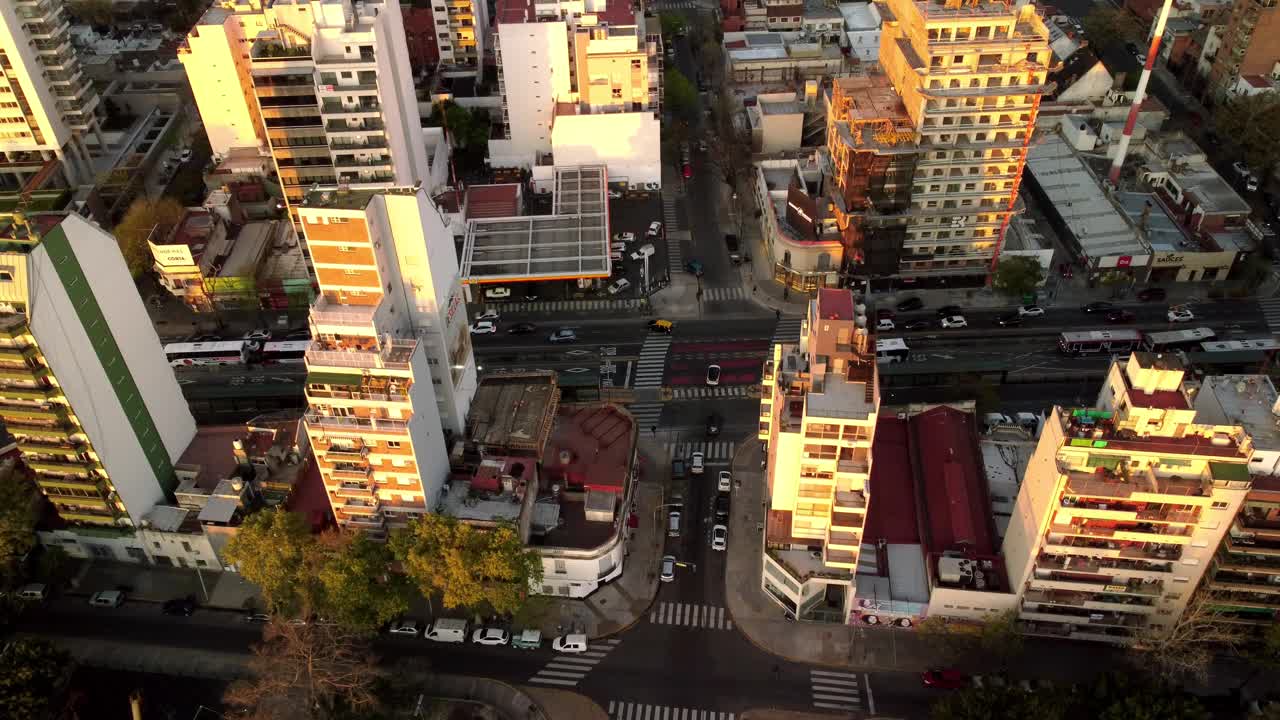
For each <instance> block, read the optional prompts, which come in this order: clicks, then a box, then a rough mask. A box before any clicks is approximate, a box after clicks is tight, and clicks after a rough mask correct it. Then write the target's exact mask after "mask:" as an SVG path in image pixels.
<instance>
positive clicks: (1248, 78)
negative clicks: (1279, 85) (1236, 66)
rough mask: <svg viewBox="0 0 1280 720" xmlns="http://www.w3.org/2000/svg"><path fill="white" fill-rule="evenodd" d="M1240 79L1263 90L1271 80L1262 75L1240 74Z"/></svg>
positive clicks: (1268, 85)
mask: <svg viewBox="0 0 1280 720" xmlns="http://www.w3.org/2000/svg"><path fill="white" fill-rule="evenodd" d="M1240 79H1241V80H1244V81H1245V82H1247V83H1249V85H1251V86H1253V87H1256V88H1258V89H1259V90H1265V89H1266V88H1269V87H1271V81H1270V80H1267V78H1265V77H1264V76H1262V75H1241V76H1240Z"/></svg>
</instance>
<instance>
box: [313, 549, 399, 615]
mask: <svg viewBox="0 0 1280 720" xmlns="http://www.w3.org/2000/svg"><path fill="white" fill-rule="evenodd" d="M321 553H322V555H323V557H322V559H321V560H320V562H319V563H318V565H319V572H318V579H319V581H320V589H321V591H322V598H321V600H320V604H321V614H323V615H324V617H325V618H326V619H327V620H331V621H333V622H336V623H338V624H339V625H342V626H343V627H346V628H348V629H351V630H355V631H362V632H369V633H372V632H375V631H377V629H378V628H379V627H381V626H382V625H383V624H385V623H388V622H390V621H392V620H394V619H395V618H396V617H397V616H399V615H401V614H403V613H404V612H405V611H406V610H408V609H409V597H410V593H411V591H412V588H411V587H410V584H409V582H408V580H407V579H406V578H405V577H404V576H403V575H401V574H399V573H393V572H391V571H390V566H391V562H392V559H393V558H392V556H391V548H389V547H387V545H386V543H380V542H376V541H374V540H372V539H370V538H369V536H368V535H365V534H364V533H346V534H342V535H337V534H335V535H334V536H333V537H332V538H331V539H329V540H328V542H326V543H323V544H322V546H321Z"/></svg>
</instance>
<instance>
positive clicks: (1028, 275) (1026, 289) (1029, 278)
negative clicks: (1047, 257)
mask: <svg viewBox="0 0 1280 720" xmlns="http://www.w3.org/2000/svg"><path fill="white" fill-rule="evenodd" d="M1043 280H1044V268H1043V267H1041V266H1040V261H1039V260H1037V259H1036V258H1033V257H1025V256H1019V255H1005V256H1003V257H1001V258H1000V264H998V265H996V274H995V278H993V280H992V282H993V284H994V285H995V288H996V289H997V290H999V291H1000V292H1002V293H1004V294H1006V295H1010V296H1012V297H1022V296H1023V295H1029V294H1031V293H1033V292H1035V291H1036V288H1037V287H1039V286H1040V283H1041V282H1042V281H1043Z"/></svg>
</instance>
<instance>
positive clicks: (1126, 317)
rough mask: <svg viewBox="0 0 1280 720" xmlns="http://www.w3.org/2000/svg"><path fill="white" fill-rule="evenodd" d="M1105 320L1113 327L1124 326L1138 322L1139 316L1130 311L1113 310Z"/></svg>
mask: <svg viewBox="0 0 1280 720" xmlns="http://www.w3.org/2000/svg"><path fill="white" fill-rule="evenodd" d="M1103 319H1104V320H1106V321H1107V322H1109V323H1111V324H1113V325H1122V324H1124V323H1131V322H1133V321H1134V320H1137V319H1138V316H1137V315H1134V314H1133V313H1131V312H1129V311H1128V310H1112V311H1111V312H1109V313H1107V314H1106V316H1104V317H1103Z"/></svg>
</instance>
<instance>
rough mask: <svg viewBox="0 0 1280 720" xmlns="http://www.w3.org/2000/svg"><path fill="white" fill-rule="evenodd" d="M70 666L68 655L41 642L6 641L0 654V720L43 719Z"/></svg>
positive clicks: (28, 639) (33, 640) (26, 640)
mask: <svg viewBox="0 0 1280 720" xmlns="http://www.w3.org/2000/svg"><path fill="white" fill-rule="evenodd" d="M70 664H71V656H70V655H68V654H67V653H65V652H63V651H62V650H59V649H58V648H56V647H54V646H53V645H51V644H49V643H48V642H45V641H44V640H36V639H30V638H22V639H18V640H12V641H9V642H8V644H7V645H6V646H5V649H4V653H3V655H0V717H7V718H40V717H45V713H46V712H47V711H48V710H49V709H50V707H49V706H50V705H51V704H52V703H53V700H54V698H55V697H56V696H57V694H58V690H59V688H60V687H61V685H62V682H63V680H64V678H66V677H67V675H68V673H69V668H70Z"/></svg>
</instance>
